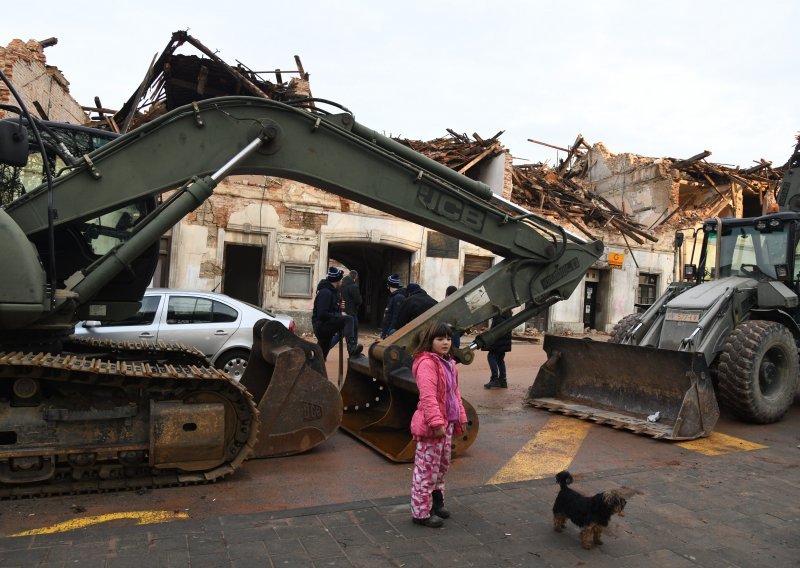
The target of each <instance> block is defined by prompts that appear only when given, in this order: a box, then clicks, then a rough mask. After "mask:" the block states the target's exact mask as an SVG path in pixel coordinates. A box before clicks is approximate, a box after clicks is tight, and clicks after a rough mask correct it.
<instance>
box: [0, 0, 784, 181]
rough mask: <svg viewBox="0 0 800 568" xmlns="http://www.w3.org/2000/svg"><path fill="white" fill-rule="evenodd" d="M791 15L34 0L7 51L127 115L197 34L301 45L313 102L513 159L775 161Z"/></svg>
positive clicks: (734, 0) (9, 27) (555, 5)
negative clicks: (478, 140)
mask: <svg viewBox="0 0 800 568" xmlns="http://www.w3.org/2000/svg"><path fill="white" fill-rule="evenodd" d="M248 6H253V7H248ZM33 12H35V17H34V16H33V15H32V14H33ZM798 16H800V3H798V2H793V1H791V0H786V1H779V0H764V1H761V2H744V1H740V0H729V1H724V2H723V1H701V0H693V1H685V0H670V1H668V2H664V1H662V2H654V1H649V0H640V1H622V0H610V1H598V0H595V1H584V0H572V1H570V2H552V1H551V2H544V1H537V0H530V1H528V2H522V1H520V2H516V1H511V0H493V1H491V2H489V1H486V0H483V1H472V0H460V1H437V0H428V1H418V0H405V1H404V2H392V3H389V2H369V1H366V0H364V1H356V0H339V1H338V2H320V1H318V0H304V1H303V2H280V3H278V2H269V1H267V2H258V3H256V2H233V1H232V2H227V3H226V2H218V1H217V2H209V1H207V0H196V1H194V2H186V1H182V0H181V1H167V2H161V3H149V4H142V3H140V2H135V3H134V2H130V1H128V0H118V1H116V2H113V3H111V2H108V3H102V2H101V3H98V2H96V1H92V2H87V1H84V0H77V1H73V2H63V1H61V0H58V1H56V0H40V1H39V2H37V3H34V4H31V5H29V7H28V9H27V10H18V11H16V13H9V11H4V14H3V17H2V19H0V45H3V46H5V45H7V44H8V43H9V42H10V41H11V40H12V39H15V38H19V39H23V40H28V39H37V40H41V39H45V38H48V37H51V36H55V37H57V38H58V40H59V41H58V44H57V45H55V46H53V47H50V48H48V49H47V50H46V51H45V54H46V55H47V60H48V63H49V64H51V65H55V66H57V67H58V68H59V69H61V70H62V72H63V73H64V74H65V76H66V77H67V79H68V80H69V81H70V83H71V86H70V89H71V93H72V94H73V96H74V97H75V98H76V99H77V100H78V101H79V102H80V103H81V104H84V105H92V104H94V102H93V101H94V97H95V95H97V96H99V97H100V98H101V100H102V103H103V105H104V106H106V107H109V108H119V107H120V106H121V104H122V103H123V102H124V101H125V100H126V99H127V98H128V97H129V96H130V95H131V94H132V93H133V92H134V90H135V89H136V87H137V85H138V83H139V82H140V81H141V79H142V77H143V75H144V73H145V71H146V69H147V66H148V65H149V63H150V61H151V60H152V58H153V56H154V55H155V54H156V53H160V52H161V50H163V49H164V47H165V46H166V45H167V43H168V41H169V39H170V37H171V34H172V32H174V31H176V30H188V31H189V33H190V34H191V35H192V36H194V37H195V38H197V39H198V40H199V41H201V42H202V43H203V44H205V45H206V46H207V47H209V48H211V49H214V50H217V51H218V54H219V56H220V57H222V58H223V59H224V60H225V61H226V62H228V63H231V64H235V62H236V60H239V61H241V62H242V63H244V64H245V65H247V66H248V67H250V68H251V69H255V70H269V69H275V68H281V69H294V68H295V65H294V55H299V56H300V58H301V60H302V62H303V66H304V67H305V70H306V71H307V72H309V73H310V78H311V89H312V92H313V94H314V96H316V97H321V98H326V99H330V100H334V101H336V102H338V103H341V104H342V105H344V106H346V107H347V108H349V109H350V110H352V111H353V112H354V114H355V116H356V120H358V121H359V122H361V123H362V124H364V125H366V126H369V127H370V128H373V129H375V130H378V131H381V132H384V133H385V134H387V135H390V136H405V137H407V138H413V139H423V140H427V139H431V138H436V137H439V136H444V135H446V134H447V133H446V129H447V128H451V129H453V130H455V131H456V132H463V133H467V134H469V135H471V134H472V133H473V132H477V133H478V134H479V135H480V136H482V137H484V138H487V137H491V136H493V135H494V134H495V133H497V132H498V131H500V130H505V133H504V134H503V135H502V136H501V137H500V140H501V141H502V142H503V143H504V144H505V146H506V147H507V148H508V149H510V150H511V152H512V154H513V156H514V157H515V158H517V159H518V160H517V163H520V162H522V161H545V160H548V161H549V162H550V163H551V164H552V163H554V161H555V159H556V157H557V156H558V155H561V156H562V157H563V152H562V153H559V152H557V151H555V150H552V149H550V148H546V147H543V146H539V145H536V144H532V143H531V142H528V141H527V139H529V138H532V139H536V140H541V141H544V142H548V143H550V144H555V145H558V146H567V145H570V144H571V143H572V142H573V141H574V140H575V138H576V136H577V135H578V134H579V133H580V134H583V136H584V137H585V138H586V139H587V140H588V141H589V142H590V143H595V142H599V141H602V142H604V143H605V144H606V146H607V147H608V148H609V149H610V150H611V151H612V152H617V153H620V152H633V153H635V154H640V155H644V156H654V157H661V156H669V157H674V158H687V157H690V156H692V155H694V154H697V153H699V152H701V151H703V150H710V151H712V152H713V154H712V156H711V157H710V158H709V160H710V161H713V162H717V163H724V164H733V165H741V166H744V167H747V166H749V165H751V164H752V163H753V161H754V160H758V159H759V158H765V159H767V160H771V161H772V162H773V163H774V164H775V165H782V164H783V163H784V162H785V161H786V160H787V159H788V158H789V156H790V154H791V151H792V147H793V145H794V136H795V134H797V132H798V131H799V130H800V117H798V110H797V109H798V106H797V103H795V102H794V97H796V96H797V95H796V89H797V87H798V84H800V82H798V78H797V76H796V74H795V73H796V72H795V71H794V67H796V65H794V63H795V61H794V57H793V56H794V54H795V52H796V50H797V47H796V40H795V36H796V29H797V25H798V23H800V17H798ZM179 53H187V54H191V53H194V54H198V53H197V51H196V50H194V48H191V47H184V48H181V50H180V51H179ZM792 103H794V104H792Z"/></svg>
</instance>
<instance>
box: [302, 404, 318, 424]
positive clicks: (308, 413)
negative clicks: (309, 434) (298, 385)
mask: <svg viewBox="0 0 800 568" xmlns="http://www.w3.org/2000/svg"><path fill="white" fill-rule="evenodd" d="M301 404H302V406H303V420H319V419H320V418H322V406H320V405H319V404H314V403H312V402H303V403H301Z"/></svg>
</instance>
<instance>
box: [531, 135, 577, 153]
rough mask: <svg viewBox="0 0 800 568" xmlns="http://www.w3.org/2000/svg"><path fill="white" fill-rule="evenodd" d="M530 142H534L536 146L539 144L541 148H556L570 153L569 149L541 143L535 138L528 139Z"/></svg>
mask: <svg viewBox="0 0 800 568" xmlns="http://www.w3.org/2000/svg"><path fill="white" fill-rule="evenodd" d="M528 142H533V143H534V144H539V145H540V146H547V147H548V148H555V149H556V150H561V151H562V152H569V149H567V148H562V147H561V146H553V145H552V144H548V143H547V142H540V141H538V140H534V139H533V138H528Z"/></svg>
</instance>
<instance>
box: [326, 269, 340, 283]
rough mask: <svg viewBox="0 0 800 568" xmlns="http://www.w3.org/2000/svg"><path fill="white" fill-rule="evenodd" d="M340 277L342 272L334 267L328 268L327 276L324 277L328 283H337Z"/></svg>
mask: <svg viewBox="0 0 800 568" xmlns="http://www.w3.org/2000/svg"><path fill="white" fill-rule="evenodd" d="M342 276H344V270H342V269H341V268H336V267H335V266H329V267H328V275H327V276H326V278H327V279H328V282H338V281H339V280H341V279H342Z"/></svg>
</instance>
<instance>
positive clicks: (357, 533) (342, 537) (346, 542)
mask: <svg viewBox="0 0 800 568" xmlns="http://www.w3.org/2000/svg"><path fill="white" fill-rule="evenodd" d="M329 532H330V535H331V536H332V537H333V538H334V540H336V542H338V543H339V545H340V546H341V547H342V548H347V547H348V546H365V545H367V544H372V542H373V540H372V539H371V538H370V537H369V536H368V535H367V534H366V533H365V532H364V531H362V530H361V527H360V526H358V525H342V526H335V527H332V528H331V529H330V531H329Z"/></svg>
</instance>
